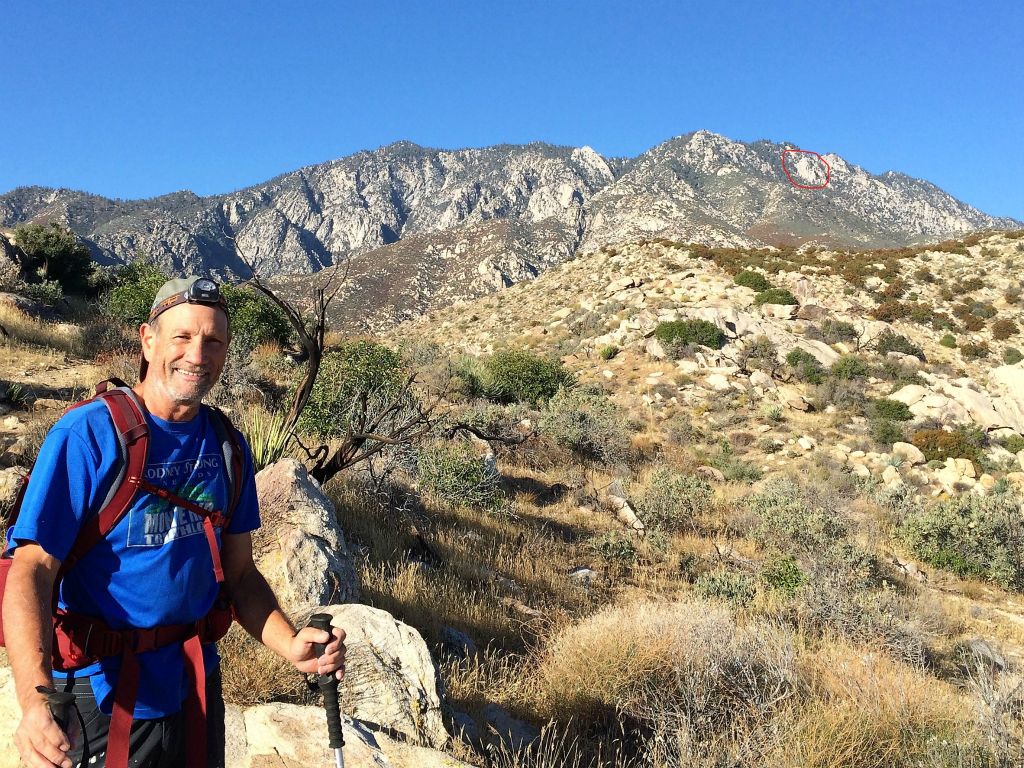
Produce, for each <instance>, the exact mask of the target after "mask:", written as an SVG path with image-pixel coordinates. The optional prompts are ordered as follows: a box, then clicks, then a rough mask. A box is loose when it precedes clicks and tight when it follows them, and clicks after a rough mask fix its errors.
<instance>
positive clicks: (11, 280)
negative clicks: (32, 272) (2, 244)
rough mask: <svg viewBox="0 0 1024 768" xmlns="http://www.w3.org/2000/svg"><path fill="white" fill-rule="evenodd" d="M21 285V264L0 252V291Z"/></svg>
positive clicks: (10, 289) (13, 288) (11, 289)
mask: <svg viewBox="0 0 1024 768" xmlns="http://www.w3.org/2000/svg"><path fill="white" fill-rule="evenodd" d="M20 285H21V266H20V265H19V264H18V262H17V261H15V260H14V259H9V258H7V257H6V256H4V255H2V254H0V291H13V290H15V289H16V288H18V287H19V286H20Z"/></svg>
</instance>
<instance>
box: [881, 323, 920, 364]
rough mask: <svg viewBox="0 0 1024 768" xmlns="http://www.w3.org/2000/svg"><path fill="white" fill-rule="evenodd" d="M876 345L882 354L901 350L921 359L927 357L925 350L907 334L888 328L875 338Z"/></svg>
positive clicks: (905, 353)
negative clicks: (903, 334)
mask: <svg viewBox="0 0 1024 768" xmlns="http://www.w3.org/2000/svg"><path fill="white" fill-rule="evenodd" d="M874 347H875V351H876V352H878V354H880V355H884V354H886V353H887V352H900V353H902V354H904V355H913V356H914V357H916V358H919V359H921V360H924V359H925V357H924V351H923V350H922V349H921V348H920V347H919V346H917V345H916V344H914V343H913V342H912V341H911V340H910V339H908V338H907V337H906V336H902V335H900V334H898V333H894V332H893V331H891V330H889V329H888V328H886V329H885V330H884V331H882V332H881V333H880V334H878V336H877V337H876V338H875V343H874Z"/></svg>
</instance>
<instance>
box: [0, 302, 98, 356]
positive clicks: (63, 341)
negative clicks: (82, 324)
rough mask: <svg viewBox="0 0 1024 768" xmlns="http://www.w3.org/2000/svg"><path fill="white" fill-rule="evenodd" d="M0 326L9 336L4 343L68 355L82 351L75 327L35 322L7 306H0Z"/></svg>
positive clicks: (80, 339)
mask: <svg viewBox="0 0 1024 768" xmlns="http://www.w3.org/2000/svg"><path fill="white" fill-rule="evenodd" d="M0 326H3V328H4V330H5V331H7V333H8V334H9V338H7V339H5V343H10V341H16V342H21V343H23V344H32V345H33V346H37V347H49V348H51V349H57V350H60V351H62V352H65V353H66V354H69V355H78V354H80V353H81V350H82V337H81V333H80V331H79V330H78V328H77V327H75V326H60V325H57V324H55V323H48V322H45V321H43V320H37V319H35V318H33V317H29V316H28V315H26V314H25V313H24V312H21V311H20V310H18V309H16V308H15V307H12V306H11V305H9V304H0Z"/></svg>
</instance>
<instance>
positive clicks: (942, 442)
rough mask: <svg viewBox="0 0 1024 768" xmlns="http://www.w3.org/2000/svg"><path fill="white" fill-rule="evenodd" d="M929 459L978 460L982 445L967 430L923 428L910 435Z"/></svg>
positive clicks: (912, 440)
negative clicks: (949, 430)
mask: <svg viewBox="0 0 1024 768" xmlns="http://www.w3.org/2000/svg"><path fill="white" fill-rule="evenodd" d="M910 442H911V443H913V444H914V445H916V446H917V447H918V448H919V449H920V450H921V453H923V454H924V457H925V459H927V460H928V461H945V460H946V459H951V458H952V459H970V460H971V461H977V459H978V449H979V448H980V447H981V446H980V444H979V442H978V439H977V437H976V436H975V435H974V434H973V433H970V432H968V431H967V430H963V429H957V430H954V431H952V432H947V431H946V430H944V429H921V430H918V431H917V432H915V433H914V434H913V435H911V437H910Z"/></svg>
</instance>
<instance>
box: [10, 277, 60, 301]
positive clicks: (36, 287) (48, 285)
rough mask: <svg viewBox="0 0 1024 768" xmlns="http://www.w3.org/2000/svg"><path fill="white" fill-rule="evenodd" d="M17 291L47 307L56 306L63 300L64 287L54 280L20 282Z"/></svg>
mask: <svg viewBox="0 0 1024 768" xmlns="http://www.w3.org/2000/svg"><path fill="white" fill-rule="evenodd" d="M18 293H20V294H21V295H22V296H25V297H26V298H29V299H32V301H35V302H37V303H39V304H42V305H44V306H47V307H56V306H57V305H58V304H60V303H61V302H62V301H64V288H63V286H62V285H61V284H60V283H58V282H57V281H56V280H42V281H40V282H36V283H22V284H21V285H20V286H19V288H18Z"/></svg>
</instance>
